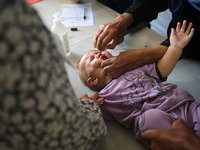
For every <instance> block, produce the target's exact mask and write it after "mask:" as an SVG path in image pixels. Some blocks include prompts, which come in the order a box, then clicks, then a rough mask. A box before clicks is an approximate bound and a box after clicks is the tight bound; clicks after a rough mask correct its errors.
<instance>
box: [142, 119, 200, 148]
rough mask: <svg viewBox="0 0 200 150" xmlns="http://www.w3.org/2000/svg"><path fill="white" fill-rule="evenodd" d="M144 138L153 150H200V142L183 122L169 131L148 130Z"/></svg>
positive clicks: (175, 123) (176, 124) (179, 122)
mask: <svg viewBox="0 0 200 150" xmlns="http://www.w3.org/2000/svg"><path fill="white" fill-rule="evenodd" d="M142 138H143V140H145V141H149V142H150V144H149V148H150V149H151V150H183V149H184V150H197V149H198V150H199V147H200V140H199V139H198V138H197V137H196V136H195V134H194V133H193V132H192V131H190V130H189V129H188V127H187V126H186V124H185V123H184V122H183V121H182V120H177V121H175V122H174V123H173V127H172V128H171V129H167V130H147V131H145V132H143V133H142Z"/></svg>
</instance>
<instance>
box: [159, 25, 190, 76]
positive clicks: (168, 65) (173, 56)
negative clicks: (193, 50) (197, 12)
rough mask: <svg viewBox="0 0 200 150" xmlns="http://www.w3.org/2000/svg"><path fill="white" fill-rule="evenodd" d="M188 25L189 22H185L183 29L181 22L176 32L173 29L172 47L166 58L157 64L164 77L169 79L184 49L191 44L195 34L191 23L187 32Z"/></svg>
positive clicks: (171, 36) (165, 55) (169, 48)
mask: <svg viewBox="0 0 200 150" xmlns="http://www.w3.org/2000/svg"><path fill="white" fill-rule="evenodd" d="M186 23H187V21H183V25H182V27H181V24H180V22H179V23H177V27H176V30H175V29H173V28H172V29H171V35H170V46H169V47H168V50H167V51H166V53H165V54H164V56H163V57H162V58H161V59H160V60H159V61H158V63H157V67H158V69H159V71H160V73H161V75H162V77H167V76H168V75H169V74H170V73H171V72H172V70H173V69H174V67H175V66H176V64H177V62H178V60H179V58H180V56H181V54H182V50H183V48H184V47H185V46H186V45H187V44H188V43H189V41H190V39H191V38H192V36H193V34H194V29H193V28H192V23H190V24H189V26H188V28H187V29H186V30H185V28H186ZM191 28H192V29H191Z"/></svg>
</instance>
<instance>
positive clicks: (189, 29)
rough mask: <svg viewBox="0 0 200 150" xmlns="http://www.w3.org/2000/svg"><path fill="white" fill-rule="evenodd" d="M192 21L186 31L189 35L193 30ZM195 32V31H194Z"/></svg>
mask: <svg viewBox="0 0 200 150" xmlns="http://www.w3.org/2000/svg"><path fill="white" fill-rule="evenodd" d="M191 29H192V23H191V22H190V24H189V25H188V28H187V30H186V31H185V33H186V34H187V35H189V34H190V33H191V32H192V30H191ZM193 32H194V31H193Z"/></svg>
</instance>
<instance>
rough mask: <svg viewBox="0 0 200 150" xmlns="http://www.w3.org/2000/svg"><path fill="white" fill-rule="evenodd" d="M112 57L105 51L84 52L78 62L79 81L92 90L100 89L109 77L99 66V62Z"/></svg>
mask: <svg viewBox="0 0 200 150" xmlns="http://www.w3.org/2000/svg"><path fill="white" fill-rule="evenodd" d="M110 57H112V55H111V54H110V53H109V52H107V53H105V52H100V51H98V50H90V51H88V52H87V53H85V54H84V55H83V56H82V57H81V59H80V60H79V63H78V70H79V76H80V79H81V81H82V82H83V83H84V84H85V85H86V86H88V87H90V88H91V89H93V90H96V91H100V90H101V89H102V88H104V87H105V85H106V83H107V80H108V79H110V77H108V76H107V74H106V72H105V71H104V70H103V68H102V67H101V63H102V62H103V61H104V60H106V59H108V58H110Z"/></svg>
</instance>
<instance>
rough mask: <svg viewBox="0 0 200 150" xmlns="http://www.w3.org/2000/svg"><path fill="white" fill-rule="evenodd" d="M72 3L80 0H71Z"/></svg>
mask: <svg viewBox="0 0 200 150" xmlns="http://www.w3.org/2000/svg"><path fill="white" fill-rule="evenodd" d="M71 1H72V2H74V3H78V2H79V1H80V0H71Z"/></svg>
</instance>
